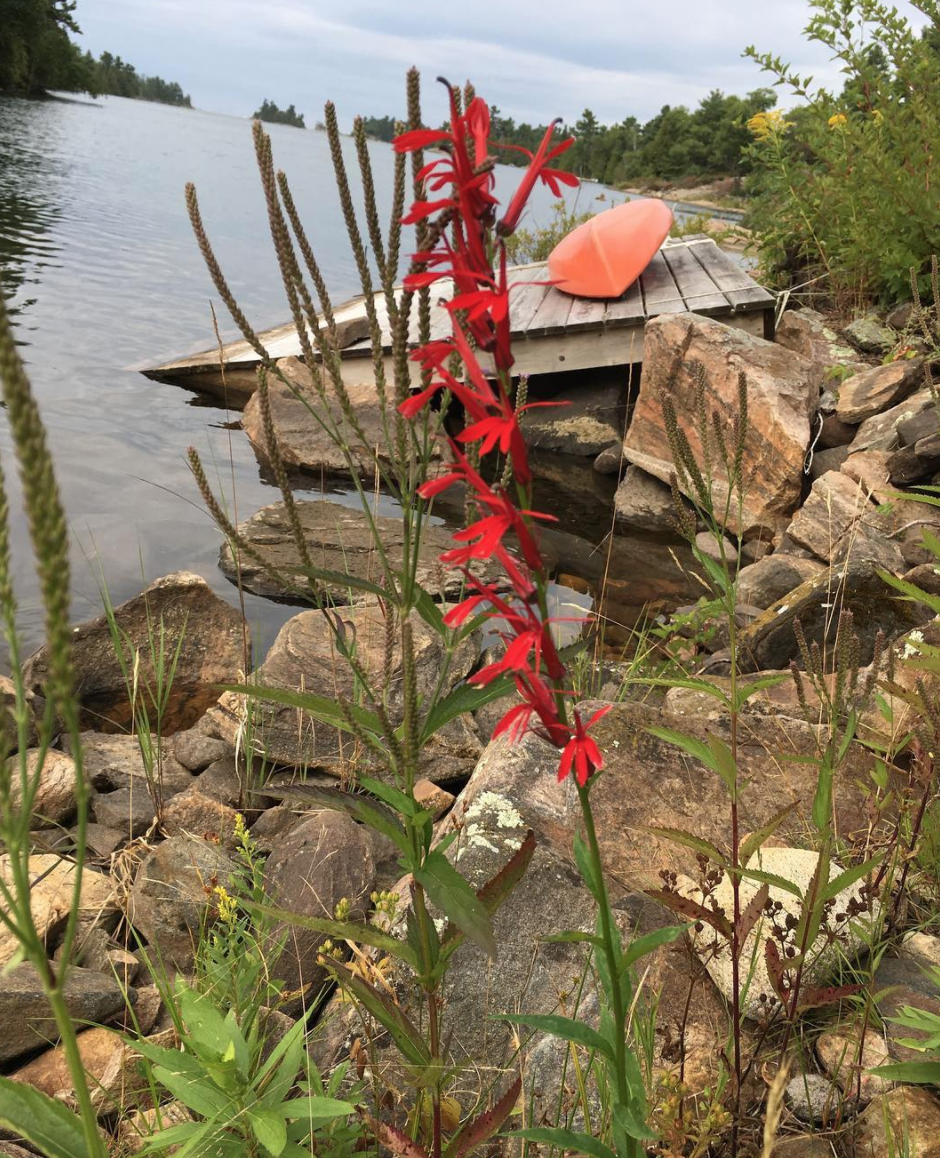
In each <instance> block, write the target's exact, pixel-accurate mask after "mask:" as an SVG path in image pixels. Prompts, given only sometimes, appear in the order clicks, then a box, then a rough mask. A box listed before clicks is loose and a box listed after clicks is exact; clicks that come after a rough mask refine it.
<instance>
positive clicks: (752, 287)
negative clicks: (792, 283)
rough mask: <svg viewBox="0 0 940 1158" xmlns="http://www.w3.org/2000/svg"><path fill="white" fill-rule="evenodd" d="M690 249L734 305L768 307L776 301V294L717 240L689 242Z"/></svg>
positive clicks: (732, 305)
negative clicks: (690, 243) (755, 278)
mask: <svg viewBox="0 0 940 1158" xmlns="http://www.w3.org/2000/svg"><path fill="white" fill-rule="evenodd" d="M688 252H689V253H690V255H692V256H693V257H694V258H695V260H696V261H697V262H698V263H699V265H701V266H702V268H703V269H704V270H705V272H706V273H707V274H708V276H709V277H710V278H711V279H712V281H713V282H714V283H715V285H716V286H718V288H719V289H720V290H721V292H722V293H723V294H724V295H725V297H726V298H727V299H728V302H729V304H730V305H731V308H732V309H735V310H747V309H751V310H756V309H765V308H768V307H770V306H772V305H773V304H774V296H773V294H771V293H768V291H767V290H765V289H764V288H763V286H760V285H758V284H757V282H756V281H754V279H753V278H752V277H751V276H750V274H748V272H747V271H746V270H744V269H742V268H741V267H740V266H739V265H737V264H735V262H733V261H732V260H731V258H730V257H728V255H727V254H726V253H723V252H722V251H721V250H720V249H719V248H718V246H717V245H716V244H715V243H714V241H712V242H711V243H710V244H698V245H690V246H689V249H688Z"/></svg>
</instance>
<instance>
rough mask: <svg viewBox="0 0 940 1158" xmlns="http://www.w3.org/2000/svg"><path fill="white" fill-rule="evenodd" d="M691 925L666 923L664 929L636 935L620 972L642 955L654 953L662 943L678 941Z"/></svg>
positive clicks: (626, 952)
mask: <svg viewBox="0 0 940 1158" xmlns="http://www.w3.org/2000/svg"><path fill="white" fill-rule="evenodd" d="M690 928H691V925H666V926H664V927H663V928H662V929H656V930H654V931H653V932H652V933H647V934H646V935H645V936H643V937H634V938H633V940H632V941H631V942H630V944H629V945H628V946H627V948H626V951H625V952H624V955H623V959H622V960H621V962H620V972H621V973H623V972H625V971H626V970H627V969H629V968H630V966H631V965H634V964H635V963H636V962H637V961H639V960H640V958H641V957H645V956H646V954H647V953H652V952H653V950H654V949H658V948H659V947H660V945H669V944H671V943H672V942H673V941H677V940H678V939H679V938H680V937H681V936H682V934H683V933H687V932H688V931H689V929H690Z"/></svg>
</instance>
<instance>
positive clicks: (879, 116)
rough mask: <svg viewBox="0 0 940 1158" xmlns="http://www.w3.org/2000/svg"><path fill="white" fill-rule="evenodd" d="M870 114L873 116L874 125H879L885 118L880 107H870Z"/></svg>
mask: <svg viewBox="0 0 940 1158" xmlns="http://www.w3.org/2000/svg"><path fill="white" fill-rule="evenodd" d="M871 115H872V117H873V118H874V120H875V124H876V125H880V124H881V122H882V121H883V120H884V119H885V115H884V113H883V112H882V111H881V109H872V110H871Z"/></svg>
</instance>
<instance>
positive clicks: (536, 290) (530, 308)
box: [509, 273, 551, 334]
mask: <svg viewBox="0 0 940 1158" xmlns="http://www.w3.org/2000/svg"><path fill="white" fill-rule="evenodd" d="M535 276H538V274H537V273H536V274H535ZM550 288H551V287H550V286H547V285H524V286H522V287H521V288H520V289H515V290H510V293H509V324H510V328H511V330H512V332H513V333H514V334H524V333H525V332H526V330H527V329H528V328H529V322H531V321H532V319H533V318H534V317H535V315H536V312H537V311H538V308H539V306H540V305H541V304H542V300H543V298H544V297H545V295H546V294H547V293H548V291H549V289H550Z"/></svg>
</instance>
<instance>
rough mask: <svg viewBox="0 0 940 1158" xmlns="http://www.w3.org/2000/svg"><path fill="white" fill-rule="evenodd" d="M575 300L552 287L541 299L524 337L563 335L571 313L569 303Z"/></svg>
mask: <svg viewBox="0 0 940 1158" xmlns="http://www.w3.org/2000/svg"><path fill="white" fill-rule="evenodd" d="M574 300H575V299H574V298H573V297H572V296H571V295H570V294H566V293H562V291H561V290H560V289H557V288H556V287H555V286H552V287H551V289H549V291H548V293H546V295H545V297H544V298H542V304H541V305H540V306H539V308H538V309H537V310H536V311H535V314H534V315H533V317H532V321H531V322H529V324H528V326H527V327H526V331H525V333H526V337H527V338H535V337H545V336H547V335H549V334H563V333H564V332H565V325H566V324H567V321H568V315H569V314H570V313H571V303H572V302H573V301H574Z"/></svg>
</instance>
